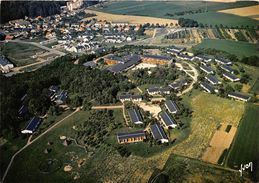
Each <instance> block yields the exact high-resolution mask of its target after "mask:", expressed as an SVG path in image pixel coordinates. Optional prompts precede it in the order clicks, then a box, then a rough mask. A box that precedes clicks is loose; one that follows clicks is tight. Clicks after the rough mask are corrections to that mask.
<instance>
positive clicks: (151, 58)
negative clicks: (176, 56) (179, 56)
mask: <svg viewBox="0 0 259 183" xmlns="http://www.w3.org/2000/svg"><path fill="white" fill-rule="evenodd" d="M171 60H172V57H168V56H160V55H143V56H142V62H143V63H147V64H155V65H166V64H168V63H169V61H171Z"/></svg>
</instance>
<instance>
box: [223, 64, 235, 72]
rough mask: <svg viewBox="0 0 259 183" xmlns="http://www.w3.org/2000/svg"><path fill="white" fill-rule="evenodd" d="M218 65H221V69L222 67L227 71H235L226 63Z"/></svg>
mask: <svg viewBox="0 0 259 183" xmlns="http://www.w3.org/2000/svg"><path fill="white" fill-rule="evenodd" d="M220 67H221V69H223V70H225V71H227V72H234V71H235V70H234V69H233V68H232V67H230V66H227V65H221V66H220Z"/></svg>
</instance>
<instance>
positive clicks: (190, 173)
mask: <svg viewBox="0 0 259 183" xmlns="http://www.w3.org/2000/svg"><path fill="white" fill-rule="evenodd" d="M163 179H164V180H167V181H164V182H168V183H169V182H170V183H175V182H204V183H205V182H207V183H214V182H215V183H216V182H235V183H241V182H245V180H247V178H245V177H240V175H239V173H238V172H232V171H229V170H225V169H222V168H221V167H220V166H211V165H208V164H206V163H204V162H202V161H198V160H194V159H189V158H186V157H182V156H178V155H175V154H172V155H171V156H170V158H169V159H168V161H167V162H166V164H165V166H164V168H163V169H162V170H161V171H160V170H157V171H155V172H154V173H153V175H152V177H151V178H150V180H149V182H154V183H159V182H163V181H161V180H163ZM159 180H160V181H159Z"/></svg>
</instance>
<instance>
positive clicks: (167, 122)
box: [159, 111, 177, 129]
mask: <svg viewBox="0 0 259 183" xmlns="http://www.w3.org/2000/svg"><path fill="white" fill-rule="evenodd" d="M159 116H160V118H161V121H162V123H163V125H164V126H165V127H166V128H167V129H172V128H175V127H176V126H177V124H176V121H175V119H174V118H173V117H172V116H170V115H169V114H168V113H167V112H166V111H162V112H161V113H160V114H159Z"/></svg>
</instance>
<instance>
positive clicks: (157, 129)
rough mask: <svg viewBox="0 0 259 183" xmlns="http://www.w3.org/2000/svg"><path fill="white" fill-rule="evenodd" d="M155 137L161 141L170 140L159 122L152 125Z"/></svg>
mask: <svg viewBox="0 0 259 183" xmlns="http://www.w3.org/2000/svg"><path fill="white" fill-rule="evenodd" d="M150 129H151V134H152V136H153V138H154V139H155V140H156V141H157V142H160V143H165V142H169V141H168V138H167V136H166V134H165V131H164V129H163V128H162V127H161V126H160V125H159V124H154V125H150Z"/></svg>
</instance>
